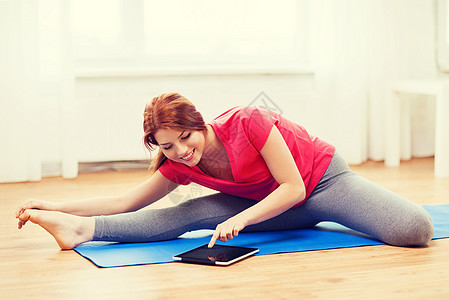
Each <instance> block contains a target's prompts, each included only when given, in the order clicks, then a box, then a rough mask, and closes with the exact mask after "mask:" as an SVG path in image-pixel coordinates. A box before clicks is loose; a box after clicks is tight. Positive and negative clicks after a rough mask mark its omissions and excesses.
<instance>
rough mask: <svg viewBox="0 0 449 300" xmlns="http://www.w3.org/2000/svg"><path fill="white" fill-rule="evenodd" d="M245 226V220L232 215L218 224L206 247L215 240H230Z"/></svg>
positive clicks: (211, 244)
mask: <svg viewBox="0 0 449 300" xmlns="http://www.w3.org/2000/svg"><path fill="white" fill-rule="evenodd" d="M245 226H246V225H245V222H244V221H243V220H242V219H241V218H240V217H239V216H234V217H232V218H229V219H227V220H226V221H224V222H223V223H220V224H218V225H217V228H216V229H215V232H214V234H213V235H212V238H211V240H210V242H209V246H208V247H209V248H212V247H213V246H214V245H215V242H216V241H217V240H220V241H222V242H227V241H228V240H232V239H233V238H234V237H236V236H238V235H239V232H240V231H242V230H243V228H245Z"/></svg>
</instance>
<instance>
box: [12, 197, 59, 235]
mask: <svg viewBox="0 0 449 300" xmlns="http://www.w3.org/2000/svg"><path fill="white" fill-rule="evenodd" d="M27 209H40V210H57V203H56V202H50V201H44V200H38V199H29V200H27V201H25V202H24V203H22V204H21V205H20V206H19V207H18V208H17V210H16V218H17V219H18V218H19V216H20V215H21V214H23V212H24V211H25V210H27ZM26 222H27V221H22V220H19V223H18V228H19V229H21V228H22V227H23V226H24V225H25V223H26Z"/></svg>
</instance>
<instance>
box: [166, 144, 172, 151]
mask: <svg viewBox="0 0 449 300" xmlns="http://www.w3.org/2000/svg"><path fill="white" fill-rule="evenodd" d="M171 147H172V145H170V146H168V147H164V149H165V150H170V149H171Z"/></svg>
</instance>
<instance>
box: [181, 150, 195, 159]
mask: <svg viewBox="0 0 449 300" xmlns="http://www.w3.org/2000/svg"><path fill="white" fill-rule="evenodd" d="M194 152H195V148H194V149H193V150H192V151H190V153H189V154H187V155H185V156H183V157H181V159H182V160H185V161H189V160H191V159H192V158H193V154H194Z"/></svg>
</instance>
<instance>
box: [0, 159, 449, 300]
mask: <svg viewBox="0 0 449 300" xmlns="http://www.w3.org/2000/svg"><path fill="white" fill-rule="evenodd" d="M352 168H353V169H354V170H355V171H357V172H359V173H360V174H362V175H364V176H365V177H367V178H369V179H371V180H373V181H376V182H377V183H379V184H381V185H383V186H385V187H387V188H389V189H391V190H393V191H395V192H397V193H400V194H402V195H403V196H406V197H408V198H409V199H411V200H412V201H413V202H415V203H418V204H444V203H449V179H435V178H434V177H433V160H432V159H428V158H427V159H414V160H412V161H408V162H403V163H402V164H401V166H400V167H399V168H386V167H384V165H383V163H376V162H368V163H365V164H363V165H362V166H356V167H355V166H353V167H352ZM146 177H147V173H146V171H128V172H117V171H114V172H103V173H93V174H82V175H80V176H79V178H77V179H74V180H63V179H60V178H49V179H44V180H43V181H42V182H39V183H17V184H1V185H0V203H1V210H0V217H1V218H0V220H1V228H0V230H1V232H0V234H1V237H2V240H1V244H0V259H1V263H0V299H28V298H30V299H177V298H180V299H184V298H187V299H193V298H209V299H241V298H252V299H253V298H260V299H282V298H292V299H293V298H294V299H300V298H303V299H348V298H354V299H449V285H448V283H449V239H443V240H436V241H432V242H431V243H430V244H429V246H428V247H425V248H399V247H391V246H385V245H383V246H369V247H359V248H348V249H336V250H326V251H311V252H300V253H289V254H276V255H266V256H255V257H252V258H250V259H247V260H245V261H243V262H240V263H237V264H235V265H232V266H230V267H210V266H199V265H189V264H182V263H168V264H156V265H146V266H133V267H120V268H108V269H100V268H97V267H96V266H95V265H93V264H92V263H91V262H89V261H88V260H86V259H84V258H82V257H81V256H80V255H78V254H77V253H75V252H74V251H61V250H59V248H58V246H57V244H56V242H55V241H54V240H53V238H52V237H51V236H50V235H49V234H48V233H47V232H45V231H44V230H43V229H41V228H40V227H38V226H36V225H34V224H27V225H26V226H25V228H24V229H22V230H21V231H19V230H17V228H16V220H15V218H14V211H15V208H16V206H18V205H19V203H21V202H22V201H24V200H26V199H28V198H41V199H47V200H52V201H63V200H69V199H79V198H84V197H90V196H94V195H106V194H114V193H120V192H122V191H125V190H127V189H129V188H131V187H133V186H135V185H136V184H138V183H140V182H141V181H143V180H144V179H145V178H146ZM203 192H206V191H203ZM172 200H173V199H169V198H167V199H163V200H161V201H160V203H159V204H158V205H171V202H172Z"/></svg>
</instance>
